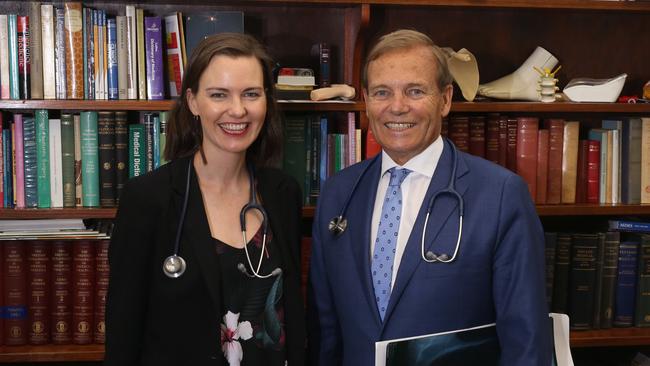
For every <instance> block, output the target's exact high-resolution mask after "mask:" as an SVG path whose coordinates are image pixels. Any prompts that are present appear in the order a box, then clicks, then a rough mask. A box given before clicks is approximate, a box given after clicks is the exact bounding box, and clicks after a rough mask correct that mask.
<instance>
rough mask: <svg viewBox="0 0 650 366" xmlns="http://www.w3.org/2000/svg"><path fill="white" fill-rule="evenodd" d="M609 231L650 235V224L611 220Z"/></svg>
mask: <svg viewBox="0 0 650 366" xmlns="http://www.w3.org/2000/svg"><path fill="white" fill-rule="evenodd" d="M609 230H612V231H628V232H635V233H650V223H648V222H638V221H624V220H609Z"/></svg>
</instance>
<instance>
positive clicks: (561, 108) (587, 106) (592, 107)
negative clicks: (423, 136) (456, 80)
mask: <svg viewBox="0 0 650 366" xmlns="http://www.w3.org/2000/svg"><path fill="white" fill-rule="evenodd" d="M451 111H452V112H516V113H519V114H522V113H535V112H546V113H566V112H569V113H650V103H574V102H556V103H541V102H453V103H452V106H451Z"/></svg>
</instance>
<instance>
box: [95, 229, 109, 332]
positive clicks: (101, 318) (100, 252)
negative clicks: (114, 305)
mask: <svg viewBox="0 0 650 366" xmlns="http://www.w3.org/2000/svg"><path fill="white" fill-rule="evenodd" d="M108 244H109V241H108V240H97V241H96V242H95V304H94V305H95V316H94V326H93V328H94V329H93V335H94V337H93V340H94V342H95V343H96V344H104V342H105V341H106V316H105V314H106V294H107V293H108V277H109V267H108Z"/></svg>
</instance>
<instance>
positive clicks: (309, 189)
mask: <svg viewBox="0 0 650 366" xmlns="http://www.w3.org/2000/svg"><path fill="white" fill-rule="evenodd" d="M283 123H284V149H283V151H284V156H283V169H284V170H285V171H286V172H287V173H289V174H290V175H292V176H293V177H294V178H295V179H296V180H297V181H298V183H299V184H300V187H301V188H302V192H303V200H304V202H303V203H304V204H305V205H314V204H316V200H317V199H318V195H319V194H320V187H321V186H322V184H323V183H324V182H325V180H326V179H327V178H328V177H330V176H331V175H333V174H334V173H336V172H338V171H339V170H341V169H344V168H346V167H348V166H350V165H352V164H354V163H357V162H359V161H361V130H360V129H357V128H356V114H355V112H348V113H342V114H340V113H327V114H316V113H308V114H300V113H295V114H294V113H287V114H286V115H285V116H284V120H283Z"/></svg>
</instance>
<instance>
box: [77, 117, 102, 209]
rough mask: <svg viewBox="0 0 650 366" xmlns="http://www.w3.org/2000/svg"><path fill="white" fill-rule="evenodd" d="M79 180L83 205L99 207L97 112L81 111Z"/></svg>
mask: <svg viewBox="0 0 650 366" xmlns="http://www.w3.org/2000/svg"><path fill="white" fill-rule="evenodd" d="M80 135H81V180H82V182H83V184H82V200H81V201H82V204H83V207H99V156H98V155H99V153H98V142H97V112H81V122H80Z"/></svg>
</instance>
